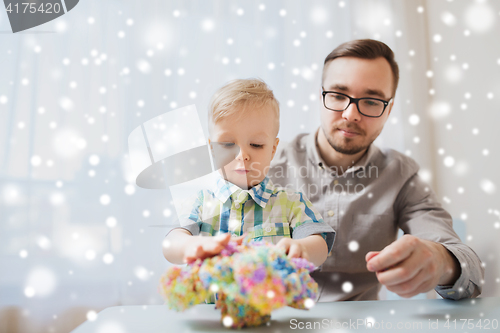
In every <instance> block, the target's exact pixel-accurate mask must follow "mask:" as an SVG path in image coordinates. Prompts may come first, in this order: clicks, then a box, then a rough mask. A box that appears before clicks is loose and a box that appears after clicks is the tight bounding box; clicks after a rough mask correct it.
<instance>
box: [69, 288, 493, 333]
mask: <svg viewBox="0 0 500 333" xmlns="http://www.w3.org/2000/svg"><path fill="white" fill-rule="evenodd" d="M219 320H220V311H218V310H215V308H214V305H207V304H203V305H197V306H195V307H193V308H191V309H189V310H188V311H186V312H181V313H178V312H174V311H171V310H168V309H167V307H166V306H162V305H154V306H118V307H111V308H107V309H105V310H103V311H101V312H100V313H99V314H98V317H97V319H96V320H95V321H92V322H90V321H86V322H85V323H83V324H82V325H80V326H79V327H77V328H76V329H75V330H74V331H73V333H139V332H140V333H146V332H147V333H160V332H161V333H166V332H176V333H177V332H221V331H228V332H230V331H231V330H230V329H226V328H224V327H223V326H222V325H221V323H220V321H219ZM370 323H371V324H372V325H373V327H372V328H371V329H368V328H367V325H370ZM308 324H309V325H311V326H310V328H311V329H307V325H308ZM447 324H448V325H447ZM479 324H481V327H479ZM313 325H316V327H315V328H314V326H313ZM377 325H378V326H377ZM382 325H383V326H382ZM389 326H390V327H389ZM289 331H293V332H297V331H299V332H301V331H329V332H338V333H342V332H364V331H370V332H374V331H378V332H390V331H392V332H402V331H403V332H406V331H409V332H434V333H436V332H468V333H472V332H500V298H498V297H494V298H478V299H474V300H471V299H464V300H460V301H450V300H441V299H439V300H402V301H400V300H398V301H363V302H335V303H318V304H316V305H315V307H314V308H312V309H311V310H309V311H303V310H296V309H292V308H289V307H287V308H283V309H280V310H277V311H275V312H273V314H272V317H271V322H270V324H269V325H268V326H262V327H257V328H249V329H248V328H247V329H244V332H273V333H283V332H289Z"/></svg>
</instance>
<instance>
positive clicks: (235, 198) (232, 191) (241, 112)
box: [163, 79, 335, 266]
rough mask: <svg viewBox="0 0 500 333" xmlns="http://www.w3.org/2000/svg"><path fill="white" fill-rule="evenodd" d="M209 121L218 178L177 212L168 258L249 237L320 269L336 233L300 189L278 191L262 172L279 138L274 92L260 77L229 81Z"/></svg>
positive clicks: (183, 258)
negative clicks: (187, 206) (178, 223)
mask: <svg viewBox="0 0 500 333" xmlns="http://www.w3.org/2000/svg"><path fill="white" fill-rule="evenodd" d="M208 121H209V135H210V138H209V144H210V147H211V150H212V156H213V158H214V162H215V165H216V167H217V169H218V171H219V174H220V177H219V179H218V180H217V182H216V184H214V187H213V188H211V189H207V190H203V191H200V193H199V194H198V197H197V198H196V200H195V202H194V204H193V205H192V206H191V207H190V211H189V212H187V213H185V214H183V213H182V212H181V213H180V223H181V227H180V228H176V229H173V230H172V231H171V232H170V233H169V234H168V235H167V237H166V241H165V242H164V247H163V253H164V256H165V258H166V259H167V260H168V261H170V262H171V263H175V264H182V263H186V262H192V261H194V260H196V259H198V258H201V259H203V258H206V257H210V256H213V255H216V254H218V253H220V252H221V251H222V249H223V248H224V247H225V246H226V244H227V243H228V242H229V240H230V236H235V238H234V239H235V240H236V241H237V242H241V241H242V237H243V236H245V235H246V234H250V236H251V237H252V238H254V239H262V240H265V241H269V242H272V243H274V244H276V246H279V247H282V248H283V249H285V251H286V253H287V254H288V256H290V257H302V258H306V259H308V260H309V261H311V262H312V263H313V264H314V265H316V266H320V265H321V264H322V263H323V262H324V261H325V260H326V257H327V255H328V253H329V251H330V250H331V248H332V245H333V241H334V237H335V231H334V230H333V229H332V228H331V227H330V226H329V225H327V224H326V223H324V222H323V219H322V217H321V216H320V214H319V213H318V211H317V210H316V209H315V208H314V207H313V206H312V204H311V203H310V202H309V201H308V200H307V199H306V198H305V196H304V195H303V194H302V193H300V192H295V191H291V190H289V189H284V188H278V187H276V186H274V185H273V183H272V181H271V180H270V179H269V178H267V176H266V175H267V172H268V170H269V165H270V163H271V160H272V158H273V157H274V154H275V153H276V148H277V146H278V142H279V139H278V138H277V135H278V131H279V105H278V101H277V100H276V99H275V97H274V94H273V92H272V90H270V89H269V87H268V86H267V85H266V83H265V82H263V81H261V80H258V79H248V80H235V81H232V82H230V83H228V84H226V85H225V86H223V87H222V88H220V89H219V90H218V91H217V93H216V94H215V95H214V96H213V97H212V101H211V103H210V107H209V114H208ZM243 233H245V235H243ZM216 234H217V236H216V237H194V236H198V235H202V236H214V235H216Z"/></svg>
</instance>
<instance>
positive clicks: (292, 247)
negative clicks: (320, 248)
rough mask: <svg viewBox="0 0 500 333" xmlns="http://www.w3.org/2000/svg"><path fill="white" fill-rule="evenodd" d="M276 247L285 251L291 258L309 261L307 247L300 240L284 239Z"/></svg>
mask: <svg viewBox="0 0 500 333" xmlns="http://www.w3.org/2000/svg"><path fill="white" fill-rule="evenodd" d="M276 246H277V247H281V248H282V249H284V250H285V253H287V254H288V257H290V258H304V259H307V260H309V255H308V254H307V249H306V247H305V246H304V245H303V244H302V243H301V242H300V240H298V239H292V238H282V239H281V240H280V241H279V242H278V244H276Z"/></svg>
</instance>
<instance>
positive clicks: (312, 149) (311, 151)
mask: <svg viewBox="0 0 500 333" xmlns="http://www.w3.org/2000/svg"><path fill="white" fill-rule="evenodd" d="M318 132H319V128H318V129H317V130H316V132H314V133H311V134H309V136H308V138H307V141H306V151H307V156H308V158H309V160H310V161H311V163H312V164H313V165H314V166H316V167H319V168H321V169H326V168H328V167H327V165H326V163H325V161H324V160H323V158H322V157H321V155H320V154H319V149H318ZM379 151H380V150H379V148H378V147H377V146H375V145H374V144H373V143H372V144H370V146H369V147H368V149H367V151H366V152H365V154H363V156H362V157H361V158H360V159H359V160H358V162H356V163H355V164H354V165H352V166H351V167H350V168H349V169H347V170H346V171H345V172H344V174H346V173H349V172H352V173H356V172H358V171H361V170H365V169H366V168H368V167H369V166H370V165H373V160H374V159H375V156H376V155H377V153H378V152H379Z"/></svg>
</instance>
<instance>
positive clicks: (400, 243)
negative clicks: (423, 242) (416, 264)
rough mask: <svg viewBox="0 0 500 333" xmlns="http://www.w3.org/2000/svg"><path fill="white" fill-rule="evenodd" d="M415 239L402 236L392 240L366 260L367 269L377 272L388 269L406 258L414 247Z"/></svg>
mask: <svg viewBox="0 0 500 333" xmlns="http://www.w3.org/2000/svg"><path fill="white" fill-rule="evenodd" d="M416 241H418V240H416V239H415V238H408V237H402V238H400V239H398V240H396V241H394V242H393V243H392V244H390V245H388V246H387V247H386V248H384V249H383V250H382V251H380V253H379V254H378V255H377V256H375V257H373V258H371V259H370V260H369V261H368V262H367V268H368V270H369V271H370V272H378V271H381V270H384V269H388V268H390V267H391V266H394V265H396V264H398V263H399V262H401V261H403V260H404V259H406V258H408V257H409V256H410V254H411V253H412V251H413V249H414V247H415V242H416Z"/></svg>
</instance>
